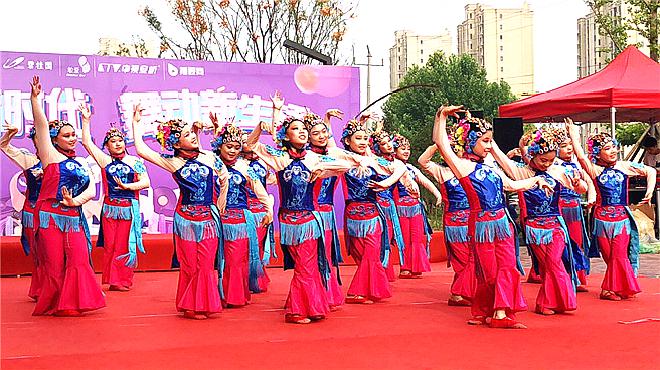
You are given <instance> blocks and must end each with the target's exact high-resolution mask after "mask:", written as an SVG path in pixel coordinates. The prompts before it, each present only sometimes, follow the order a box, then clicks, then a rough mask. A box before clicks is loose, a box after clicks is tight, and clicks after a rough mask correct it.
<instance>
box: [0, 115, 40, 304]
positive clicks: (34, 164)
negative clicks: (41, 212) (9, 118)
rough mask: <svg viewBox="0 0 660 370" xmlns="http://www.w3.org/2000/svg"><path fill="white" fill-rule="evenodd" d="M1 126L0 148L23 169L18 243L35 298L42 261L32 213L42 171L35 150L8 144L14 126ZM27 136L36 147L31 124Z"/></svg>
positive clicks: (36, 296) (38, 287)
mask: <svg viewBox="0 0 660 370" xmlns="http://www.w3.org/2000/svg"><path fill="white" fill-rule="evenodd" d="M3 129H4V130H5V133H4V135H2V138H0V150H2V152H3V153H5V154H6V155H7V157H9V159H11V160H12V162H14V163H15V164H16V165H17V166H18V167H20V169H21V170H22V171H23V176H25V185H26V186H25V201H24V202H23V209H22V210H21V246H22V247H23V252H24V253H25V255H26V256H28V255H30V254H31V257H32V263H33V265H32V278H31V280H30V289H29V290H28V296H29V297H30V298H32V299H33V300H35V301H36V300H37V298H39V292H40V291H41V284H42V278H43V277H42V276H43V261H41V262H40V257H39V256H40V251H38V250H37V243H36V240H35V236H34V217H35V215H36V213H35V206H36V204H37V199H38V198H39V191H40V190H41V181H42V179H43V174H44V172H43V168H42V167H41V161H40V160H39V157H38V156H37V155H36V154H32V153H30V152H29V151H28V150H27V149H23V148H17V147H15V146H13V145H11V140H12V139H13V138H14V136H16V134H17V133H18V128H17V127H10V126H8V125H7V126H4V128H3ZM28 137H29V138H30V139H32V143H33V144H34V147H35V149H36V148H37V144H36V142H35V140H36V137H35V130H34V127H33V128H32V130H30V132H29V133H28ZM37 153H38V151H37ZM41 259H43V257H42V258H41Z"/></svg>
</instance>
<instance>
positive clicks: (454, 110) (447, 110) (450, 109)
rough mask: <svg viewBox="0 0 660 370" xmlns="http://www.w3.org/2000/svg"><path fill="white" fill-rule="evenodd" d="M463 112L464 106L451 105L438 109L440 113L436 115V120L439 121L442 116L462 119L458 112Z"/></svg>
mask: <svg viewBox="0 0 660 370" xmlns="http://www.w3.org/2000/svg"><path fill="white" fill-rule="evenodd" d="M462 110H463V106H462V105H450V106H444V105H443V106H442V107H440V108H439V109H438V111H437V112H436V113H435V119H436V120H438V119H439V118H440V117H441V116H444V117H445V118H446V117H450V116H453V117H456V118H460V117H459V115H458V112H460V111H462Z"/></svg>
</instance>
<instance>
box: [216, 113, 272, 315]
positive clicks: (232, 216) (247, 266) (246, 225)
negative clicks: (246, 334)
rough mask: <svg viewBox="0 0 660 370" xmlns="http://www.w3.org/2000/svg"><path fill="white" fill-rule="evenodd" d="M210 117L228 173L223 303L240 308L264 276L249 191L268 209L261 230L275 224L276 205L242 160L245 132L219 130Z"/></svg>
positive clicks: (231, 127) (231, 128) (228, 128)
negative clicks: (251, 287) (273, 222)
mask: <svg viewBox="0 0 660 370" xmlns="http://www.w3.org/2000/svg"><path fill="white" fill-rule="evenodd" d="M210 116H211V122H213V125H214V126H215V127H216V132H217V134H216V136H215V138H214V139H213V141H212V142H211V145H212V146H213V152H214V153H215V155H216V156H217V157H218V158H219V160H221V161H222V162H223V163H224V165H225V166H226V167H227V171H228V172H229V181H228V183H229V188H228V191H227V205H226V212H225V213H224V214H222V215H221V216H220V217H221V220H222V235H223V238H224V260H225V265H224V273H223V275H222V276H223V279H222V286H223V291H224V292H225V296H224V298H223V300H222V302H223V304H224V305H225V307H238V306H244V305H246V304H248V303H250V286H257V287H258V279H259V277H261V276H263V275H264V271H263V265H262V262H261V258H260V256H259V239H258V237H257V223H256V219H255V216H254V215H253V214H252V212H250V211H249V209H248V189H251V190H252V192H253V193H254V194H255V196H256V197H257V199H258V200H259V203H260V204H261V206H262V207H263V208H265V209H266V214H265V215H264V216H263V217H260V220H259V224H258V226H259V227H266V226H267V225H268V224H270V223H271V222H272V221H273V205H272V203H271V202H270V199H269V198H268V194H267V193H266V189H264V187H263V185H262V184H261V182H260V180H259V177H258V175H257V174H255V173H254V171H253V170H252V168H251V167H250V166H249V165H248V163H247V162H246V161H245V160H243V159H242V158H240V157H239V154H240V153H241V149H242V148H243V130H241V129H240V128H238V127H236V126H234V125H233V124H232V123H229V124H226V125H225V126H224V127H222V128H220V127H219V125H218V119H217V117H216V116H215V115H214V114H211V115H210Z"/></svg>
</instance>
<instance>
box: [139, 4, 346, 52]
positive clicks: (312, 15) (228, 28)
mask: <svg viewBox="0 0 660 370" xmlns="http://www.w3.org/2000/svg"><path fill="white" fill-rule="evenodd" d="M168 2H169V5H170V10H171V12H172V15H173V16H174V19H175V20H176V22H177V24H178V26H180V28H179V30H178V32H177V31H172V30H165V29H164V27H163V24H162V23H161V21H160V19H159V17H158V16H157V15H156V14H155V12H154V11H153V10H152V9H151V8H149V7H145V8H143V9H142V10H141V11H140V14H141V15H142V16H143V17H144V19H145V20H146V22H147V24H148V25H149V27H150V28H151V29H152V31H154V33H156V35H157V36H158V38H159V39H160V43H161V48H160V55H159V56H173V57H175V58H179V59H199V60H225V61H243V62H261V63H272V62H278V61H281V62H287V63H308V62H309V61H310V60H309V58H308V57H306V56H304V55H300V54H298V53H296V52H292V51H290V50H288V49H284V48H283V46H282V43H283V42H284V40H286V39H290V40H292V41H295V42H298V43H300V44H303V45H305V46H308V47H310V48H312V49H315V50H317V51H319V52H321V53H323V54H326V55H330V56H331V57H333V60H336V58H335V57H336V54H337V49H338V46H339V44H340V43H341V41H342V39H343V37H344V34H345V32H346V27H347V23H348V22H349V21H350V20H351V19H352V18H354V17H355V14H354V11H355V5H353V4H350V3H346V2H344V1H338V0H305V1H301V0H286V1H285V0H261V1H254V0H219V1H213V0H210V1H209V0H168ZM181 31H183V32H181ZM175 35H176V36H175Z"/></svg>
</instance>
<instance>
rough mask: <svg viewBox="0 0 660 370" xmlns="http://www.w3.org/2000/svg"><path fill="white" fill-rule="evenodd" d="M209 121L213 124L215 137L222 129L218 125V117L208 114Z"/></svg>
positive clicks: (211, 113)
mask: <svg viewBox="0 0 660 370" xmlns="http://www.w3.org/2000/svg"><path fill="white" fill-rule="evenodd" d="M209 119H210V120H211V123H212V124H213V134H215V135H217V134H218V133H219V132H220V130H222V127H220V123H219V122H218V115H216V114H215V113H213V112H209Z"/></svg>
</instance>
